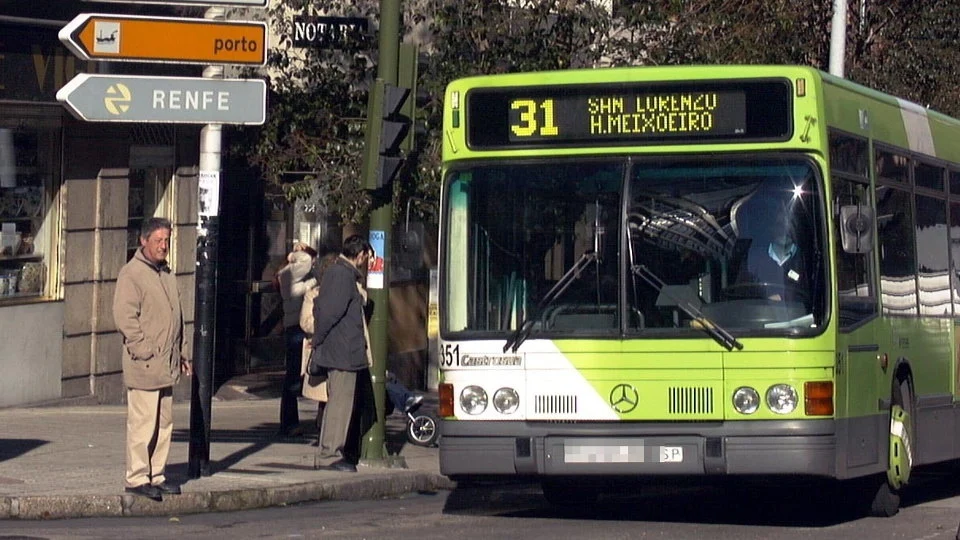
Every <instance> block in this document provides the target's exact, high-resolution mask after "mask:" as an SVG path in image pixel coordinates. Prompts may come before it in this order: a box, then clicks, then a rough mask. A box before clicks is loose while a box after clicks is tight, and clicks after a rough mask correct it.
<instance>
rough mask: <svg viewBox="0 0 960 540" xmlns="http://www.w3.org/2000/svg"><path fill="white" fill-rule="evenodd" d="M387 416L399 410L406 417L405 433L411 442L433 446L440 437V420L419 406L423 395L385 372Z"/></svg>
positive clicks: (421, 403)
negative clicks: (412, 390) (414, 391)
mask: <svg viewBox="0 0 960 540" xmlns="http://www.w3.org/2000/svg"><path fill="white" fill-rule="evenodd" d="M386 386H387V397H388V398H389V399H388V400H387V412H386V414H387V416H389V415H390V414H393V412H394V411H400V412H401V413H403V414H404V415H405V416H406V417H407V427H406V430H405V431H406V435H407V440H408V441H410V443H411V444H415V445H417V446H435V445H436V444H437V439H439V438H440V422H438V421H437V417H436V415H435V414H433V413H430V412H427V411H425V410H423V409H422V408H421V406H422V405H423V395H422V394H415V393H413V392H411V391H410V390H409V389H407V387H406V386H404V385H402V384H400V383H399V382H397V379H396V377H394V376H393V374H392V373H389V372H387V385H386Z"/></svg>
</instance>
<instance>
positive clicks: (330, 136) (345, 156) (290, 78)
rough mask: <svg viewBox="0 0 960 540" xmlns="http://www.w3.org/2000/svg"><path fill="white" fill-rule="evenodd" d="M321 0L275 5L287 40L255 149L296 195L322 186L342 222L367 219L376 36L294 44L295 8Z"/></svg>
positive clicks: (277, 55)
mask: <svg viewBox="0 0 960 540" xmlns="http://www.w3.org/2000/svg"><path fill="white" fill-rule="evenodd" d="M315 3H316V4H320V2H313V1H311V0H286V1H284V2H274V3H273V6H274V7H271V8H270V12H269V15H270V20H271V24H272V25H273V28H272V32H273V33H274V35H276V36H280V43H279V46H277V47H275V48H273V49H271V51H270V56H269V58H268V60H267V67H268V74H269V76H270V80H269V84H270V90H271V92H270V100H269V110H268V114H267V122H266V124H265V125H264V126H263V127H262V128H261V129H260V131H259V134H258V138H257V141H256V143H255V144H254V145H253V146H252V148H251V149H250V151H249V153H248V157H249V161H250V163H251V164H252V165H255V166H257V167H259V169H260V170H261V171H262V173H263V177H264V179H265V180H266V181H267V182H268V183H270V184H272V185H274V186H276V187H277V188H279V189H282V190H283V191H284V192H285V193H286V194H287V196H288V198H289V199H291V200H294V199H297V198H307V197H309V196H311V195H312V194H314V193H315V192H319V193H320V194H322V195H323V200H324V203H325V206H326V207H327V209H328V210H329V211H331V212H333V213H334V214H336V215H338V216H339V217H340V219H341V220H342V221H343V222H345V223H351V222H360V221H362V220H363V218H364V216H365V215H366V212H367V208H368V206H369V197H368V196H367V194H366V193H365V192H364V190H363V189H362V188H363V186H362V179H361V178H360V168H361V163H362V157H363V134H364V129H365V117H366V106H367V94H368V91H367V89H368V87H369V84H370V81H371V80H372V78H373V76H374V74H375V65H374V64H373V62H372V61H371V58H372V57H374V56H375V53H376V51H375V47H376V41H375V40H374V39H372V38H371V37H370V36H367V37H366V38H365V39H361V40H358V41H348V42H345V43H344V44H343V46H342V47H337V48H315V47H295V46H294V43H293V37H294V31H293V20H294V16H295V15H300V14H305V13H309V12H310V8H311V7H312V6H313V4H315ZM322 3H323V5H324V6H325V7H326V8H328V9H331V10H333V11H334V12H336V13H337V14H338V15H347V16H356V17H367V18H370V17H372V15H375V13H374V12H372V11H371V10H370V7H369V6H366V8H367V9H364V5H363V4H362V3H359V4H358V3H354V2H346V1H335V2H330V1H324V2H322ZM367 4H371V3H370V2H368V3H367ZM291 172H308V173H309V174H307V175H306V176H303V175H292V174H290V173H291Z"/></svg>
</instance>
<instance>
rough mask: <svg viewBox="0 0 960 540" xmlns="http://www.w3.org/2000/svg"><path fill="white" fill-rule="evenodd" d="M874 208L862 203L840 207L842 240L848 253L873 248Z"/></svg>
mask: <svg viewBox="0 0 960 540" xmlns="http://www.w3.org/2000/svg"><path fill="white" fill-rule="evenodd" d="M873 218H874V215H873V209H871V208H870V207H869V206H865V205H862V204H858V205H849V206H841V207H840V240H841V243H842V244H843V250H844V251H845V252H847V253H870V250H872V249H873Z"/></svg>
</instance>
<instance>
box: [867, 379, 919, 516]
mask: <svg viewBox="0 0 960 540" xmlns="http://www.w3.org/2000/svg"><path fill="white" fill-rule="evenodd" d="M912 413H913V394H912V392H911V391H910V381H909V379H907V378H904V379H902V380H899V381H898V382H897V384H896V386H894V388H893V399H892V400H891V406H890V434H889V453H888V465H887V475H886V478H885V479H884V481H883V483H882V484H881V485H880V486H879V487H878V488H877V490H876V492H875V493H874V495H873V501H872V502H871V503H870V514H871V515H874V516H878V517H891V516H894V515H896V514H897V512H898V511H899V510H900V493H899V492H900V489H901V488H903V486H905V485H906V484H907V482H909V481H910V472H911V470H912V468H913V448H912V446H911V444H912V442H913V440H914V437H913V434H914V425H913V416H912Z"/></svg>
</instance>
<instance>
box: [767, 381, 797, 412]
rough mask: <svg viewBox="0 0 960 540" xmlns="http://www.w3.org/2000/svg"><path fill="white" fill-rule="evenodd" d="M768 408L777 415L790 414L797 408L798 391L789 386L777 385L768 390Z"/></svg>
mask: <svg viewBox="0 0 960 540" xmlns="http://www.w3.org/2000/svg"><path fill="white" fill-rule="evenodd" d="M767 407H770V410H771V411H773V412H775V413H777V414H789V413H792V412H793V410H794V409H796V408H797V391H796V390H795V389H794V388H793V387H792V386H790V385H789V384H775V385H773V386H771V387H770V388H769V389H768V390H767Z"/></svg>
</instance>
